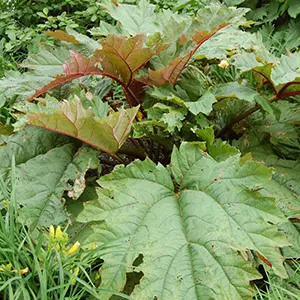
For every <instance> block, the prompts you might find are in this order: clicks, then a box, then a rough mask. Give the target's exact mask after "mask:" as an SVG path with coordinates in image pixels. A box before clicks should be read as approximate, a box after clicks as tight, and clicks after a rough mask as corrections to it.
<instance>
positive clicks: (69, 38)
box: [44, 30, 80, 45]
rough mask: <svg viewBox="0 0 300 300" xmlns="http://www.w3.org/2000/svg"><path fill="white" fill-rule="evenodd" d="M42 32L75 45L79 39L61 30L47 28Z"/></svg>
mask: <svg viewBox="0 0 300 300" xmlns="http://www.w3.org/2000/svg"><path fill="white" fill-rule="evenodd" d="M44 33H45V34H47V35H48V36H51V37H53V38H55V39H57V40H59V41H64V42H68V43H72V44H75V45H78V44H80V43H79V41H77V40H76V38H75V37H74V36H73V35H70V34H68V33H66V32H64V31H62V30H55V31H51V30H47V31H45V32H44Z"/></svg>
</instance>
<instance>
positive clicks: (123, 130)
mask: <svg viewBox="0 0 300 300" xmlns="http://www.w3.org/2000/svg"><path fill="white" fill-rule="evenodd" d="M19 110H20V111H22V112H24V113H26V115H25V116H24V118H23V119H21V120H20V121H19V122H20V123H21V124H23V123H24V122H26V123H27V124H29V125H34V126H38V127H42V128H45V129H50V130H53V131H55V132H59V133H63V134H66V135H69V136H71V137H75V138H77V139H79V140H81V141H83V142H85V143H87V144H89V145H91V146H93V147H96V148H98V149H101V150H103V151H105V152H108V153H116V152H117V151H118V150H119V148H120V147H121V146H122V145H123V143H124V142H125V140H126V139H127V137H128V135H129V133H130V130H131V125H132V123H133V121H134V119H135V116H136V114H137V111H138V107H134V108H132V109H128V110H124V109H121V110H119V111H118V112H114V113H111V114H110V115H108V116H107V117H104V118H102V119H99V118H98V116H97V115H96V114H95V112H94V111H93V110H92V109H91V108H87V109H85V108H83V106H82V103H81V101H80V99H79V98H78V97H74V99H73V100H70V101H67V100H65V101H63V102H59V101H57V100H56V99H55V98H50V97H47V98H46V104H45V105H44V103H42V104H41V103H38V104H33V103H27V104H26V105H25V106H23V107H20V108H19ZM16 126H17V125H16Z"/></svg>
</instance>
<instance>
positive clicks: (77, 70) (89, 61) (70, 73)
mask: <svg viewBox="0 0 300 300" xmlns="http://www.w3.org/2000/svg"><path fill="white" fill-rule="evenodd" d="M96 63H97V58H96V57H94V56H92V57H91V58H86V57H84V56H83V55H82V54H80V53H76V52H75V51H71V57H70V60H69V61H67V62H65V64H64V65H63V69H64V72H65V74H62V75H57V76H56V77H55V79H54V80H53V81H51V82H50V83H49V84H47V85H45V86H44V87H42V88H41V89H38V90H36V92H35V93H34V94H33V95H32V96H31V97H29V98H28V99H27V101H32V100H33V99H34V98H37V97H39V96H40V95H42V94H44V93H46V92H48V91H50V90H52V89H53V88H55V87H57V86H59V85H62V84H64V83H66V82H68V81H71V80H74V79H76V78H79V77H82V76H87V75H91V74H97V75H102V71H101V70H100V69H99V68H98V67H97V66H96Z"/></svg>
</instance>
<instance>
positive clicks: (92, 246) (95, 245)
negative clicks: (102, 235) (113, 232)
mask: <svg viewBox="0 0 300 300" xmlns="http://www.w3.org/2000/svg"><path fill="white" fill-rule="evenodd" d="M97 248H98V245H97V244H96V243H93V244H92V245H91V246H90V249H91V250H95V249H97Z"/></svg>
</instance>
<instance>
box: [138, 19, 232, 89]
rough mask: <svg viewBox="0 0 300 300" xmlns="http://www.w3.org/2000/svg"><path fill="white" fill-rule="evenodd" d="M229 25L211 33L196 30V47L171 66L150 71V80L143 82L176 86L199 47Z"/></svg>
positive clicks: (181, 40) (171, 63) (194, 37)
mask: <svg viewBox="0 0 300 300" xmlns="http://www.w3.org/2000/svg"><path fill="white" fill-rule="evenodd" d="M227 25H228V24H222V25H220V26H219V27H218V28H213V29H212V30H211V31H210V32H208V31H197V30H195V32H194V35H193V37H192V39H193V41H194V42H195V43H196V45H195V46H194V47H193V48H192V49H191V50H190V51H189V52H188V53H187V54H186V55H184V56H181V57H177V58H175V59H174V60H172V61H171V62H170V63H169V65H167V66H166V67H164V68H162V69H158V70H155V71H152V70H150V71H149V76H148V78H146V79H143V80H142V81H143V82H145V83H148V84H152V85H156V86H161V85H164V84H166V83H170V84H172V85H175V84H176V82H177V80H178V77H179V76H180V74H181V73H182V71H183V70H184V68H185V66H186V65H187V64H188V62H189V61H190V60H191V58H192V56H193V55H194V54H195V52H196V51H197V50H198V49H199V47H200V46H201V45H202V44H203V43H204V42H206V41H207V40H208V39H209V38H211V37H212V36H213V35H214V34H215V33H217V32H218V31H219V30H221V29H222V28H224V27H225V26H227ZM180 42H181V43H183V44H184V43H185V42H186V37H185V36H181V38H180Z"/></svg>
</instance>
